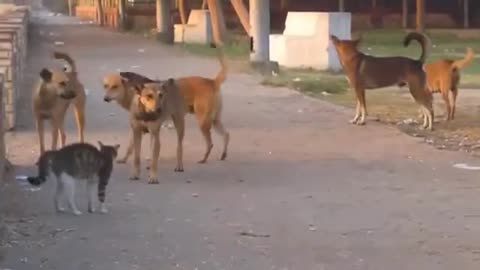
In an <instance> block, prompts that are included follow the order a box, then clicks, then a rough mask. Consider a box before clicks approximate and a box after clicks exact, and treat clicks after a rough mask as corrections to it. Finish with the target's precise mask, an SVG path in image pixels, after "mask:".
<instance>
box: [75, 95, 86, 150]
mask: <svg viewBox="0 0 480 270" xmlns="http://www.w3.org/2000/svg"><path fill="white" fill-rule="evenodd" d="M73 108H74V113H75V120H76V122H77V129H78V139H79V140H80V142H82V143H83V142H84V141H85V97H82V96H79V97H77V98H76V99H75V101H74V102H73Z"/></svg>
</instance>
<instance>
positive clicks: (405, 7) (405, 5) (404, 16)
mask: <svg viewBox="0 0 480 270" xmlns="http://www.w3.org/2000/svg"><path fill="white" fill-rule="evenodd" d="M402 26H403V28H408V0H402Z"/></svg>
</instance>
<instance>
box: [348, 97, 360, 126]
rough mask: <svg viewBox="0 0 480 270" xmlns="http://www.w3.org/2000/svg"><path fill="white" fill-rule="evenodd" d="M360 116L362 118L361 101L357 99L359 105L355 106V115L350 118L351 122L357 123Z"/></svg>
mask: <svg viewBox="0 0 480 270" xmlns="http://www.w3.org/2000/svg"><path fill="white" fill-rule="evenodd" d="M358 118H360V101H358V100H357V107H356V108H355V117H353V119H352V120H350V124H354V125H355V124H357V121H358Z"/></svg>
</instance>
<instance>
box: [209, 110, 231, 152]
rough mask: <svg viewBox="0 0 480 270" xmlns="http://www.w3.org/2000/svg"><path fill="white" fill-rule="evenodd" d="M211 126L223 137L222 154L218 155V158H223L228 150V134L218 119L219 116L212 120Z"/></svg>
mask: <svg viewBox="0 0 480 270" xmlns="http://www.w3.org/2000/svg"><path fill="white" fill-rule="evenodd" d="M213 128H214V129H215V131H216V132H217V133H218V134H220V136H222V139H223V151H222V155H221V156H220V160H225V159H226V158H227V151H228V143H229V141H230V134H229V133H228V131H227V130H226V129H225V127H224V126H223V124H222V121H221V120H220V116H217V119H215V120H214V121H213Z"/></svg>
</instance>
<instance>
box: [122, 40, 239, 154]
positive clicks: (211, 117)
mask: <svg viewBox="0 0 480 270" xmlns="http://www.w3.org/2000/svg"><path fill="white" fill-rule="evenodd" d="M219 60H220V64H221V69H220V72H219V73H218V74H217V76H216V77H215V78H214V79H210V78H204V77H199V76H190V77H183V78H178V79H175V84H176V85H177V86H178V88H179V90H180V93H181V95H182V97H183V100H184V106H185V111H186V112H189V113H194V114H195V116H196V117H197V121H198V124H199V126H200V130H201V131H202V134H203V136H204V138H205V142H206V151H205V154H204V156H203V158H202V159H201V160H200V161H199V163H205V162H206V161H207V159H208V156H209V155H210V152H211V150H212V147H213V143H212V136H211V128H212V127H213V128H214V129H215V131H217V132H218V133H219V134H220V135H221V136H222V137H223V151H222V154H221V156H220V159H221V160H225V159H226V157H227V151H228V143H229V139H230V135H229V133H228V132H227V131H226V129H225V128H224V126H223V123H222V121H221V113H222V98H221V95H220V87H221V85H222V83H223V82H224V81H225V79H226V76H227V65H226V63H225V58H224V55H223V51H222V50H221V49H219ZM120 76H121V77H122V78H123V79H124V80H126V81H128V82H131V83H133V82H135V81H137V82H138V81H145V82H148V80H150V81H153V80H151V79H148V78H146V77H143V76H141V75H138V74H135V73H132V72H120ZM139 76H140V77H139ZM129 149H130V147H129ZM129 154H130V151H128V150H127V155H126V158H128V155H129Z"/></svg>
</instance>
